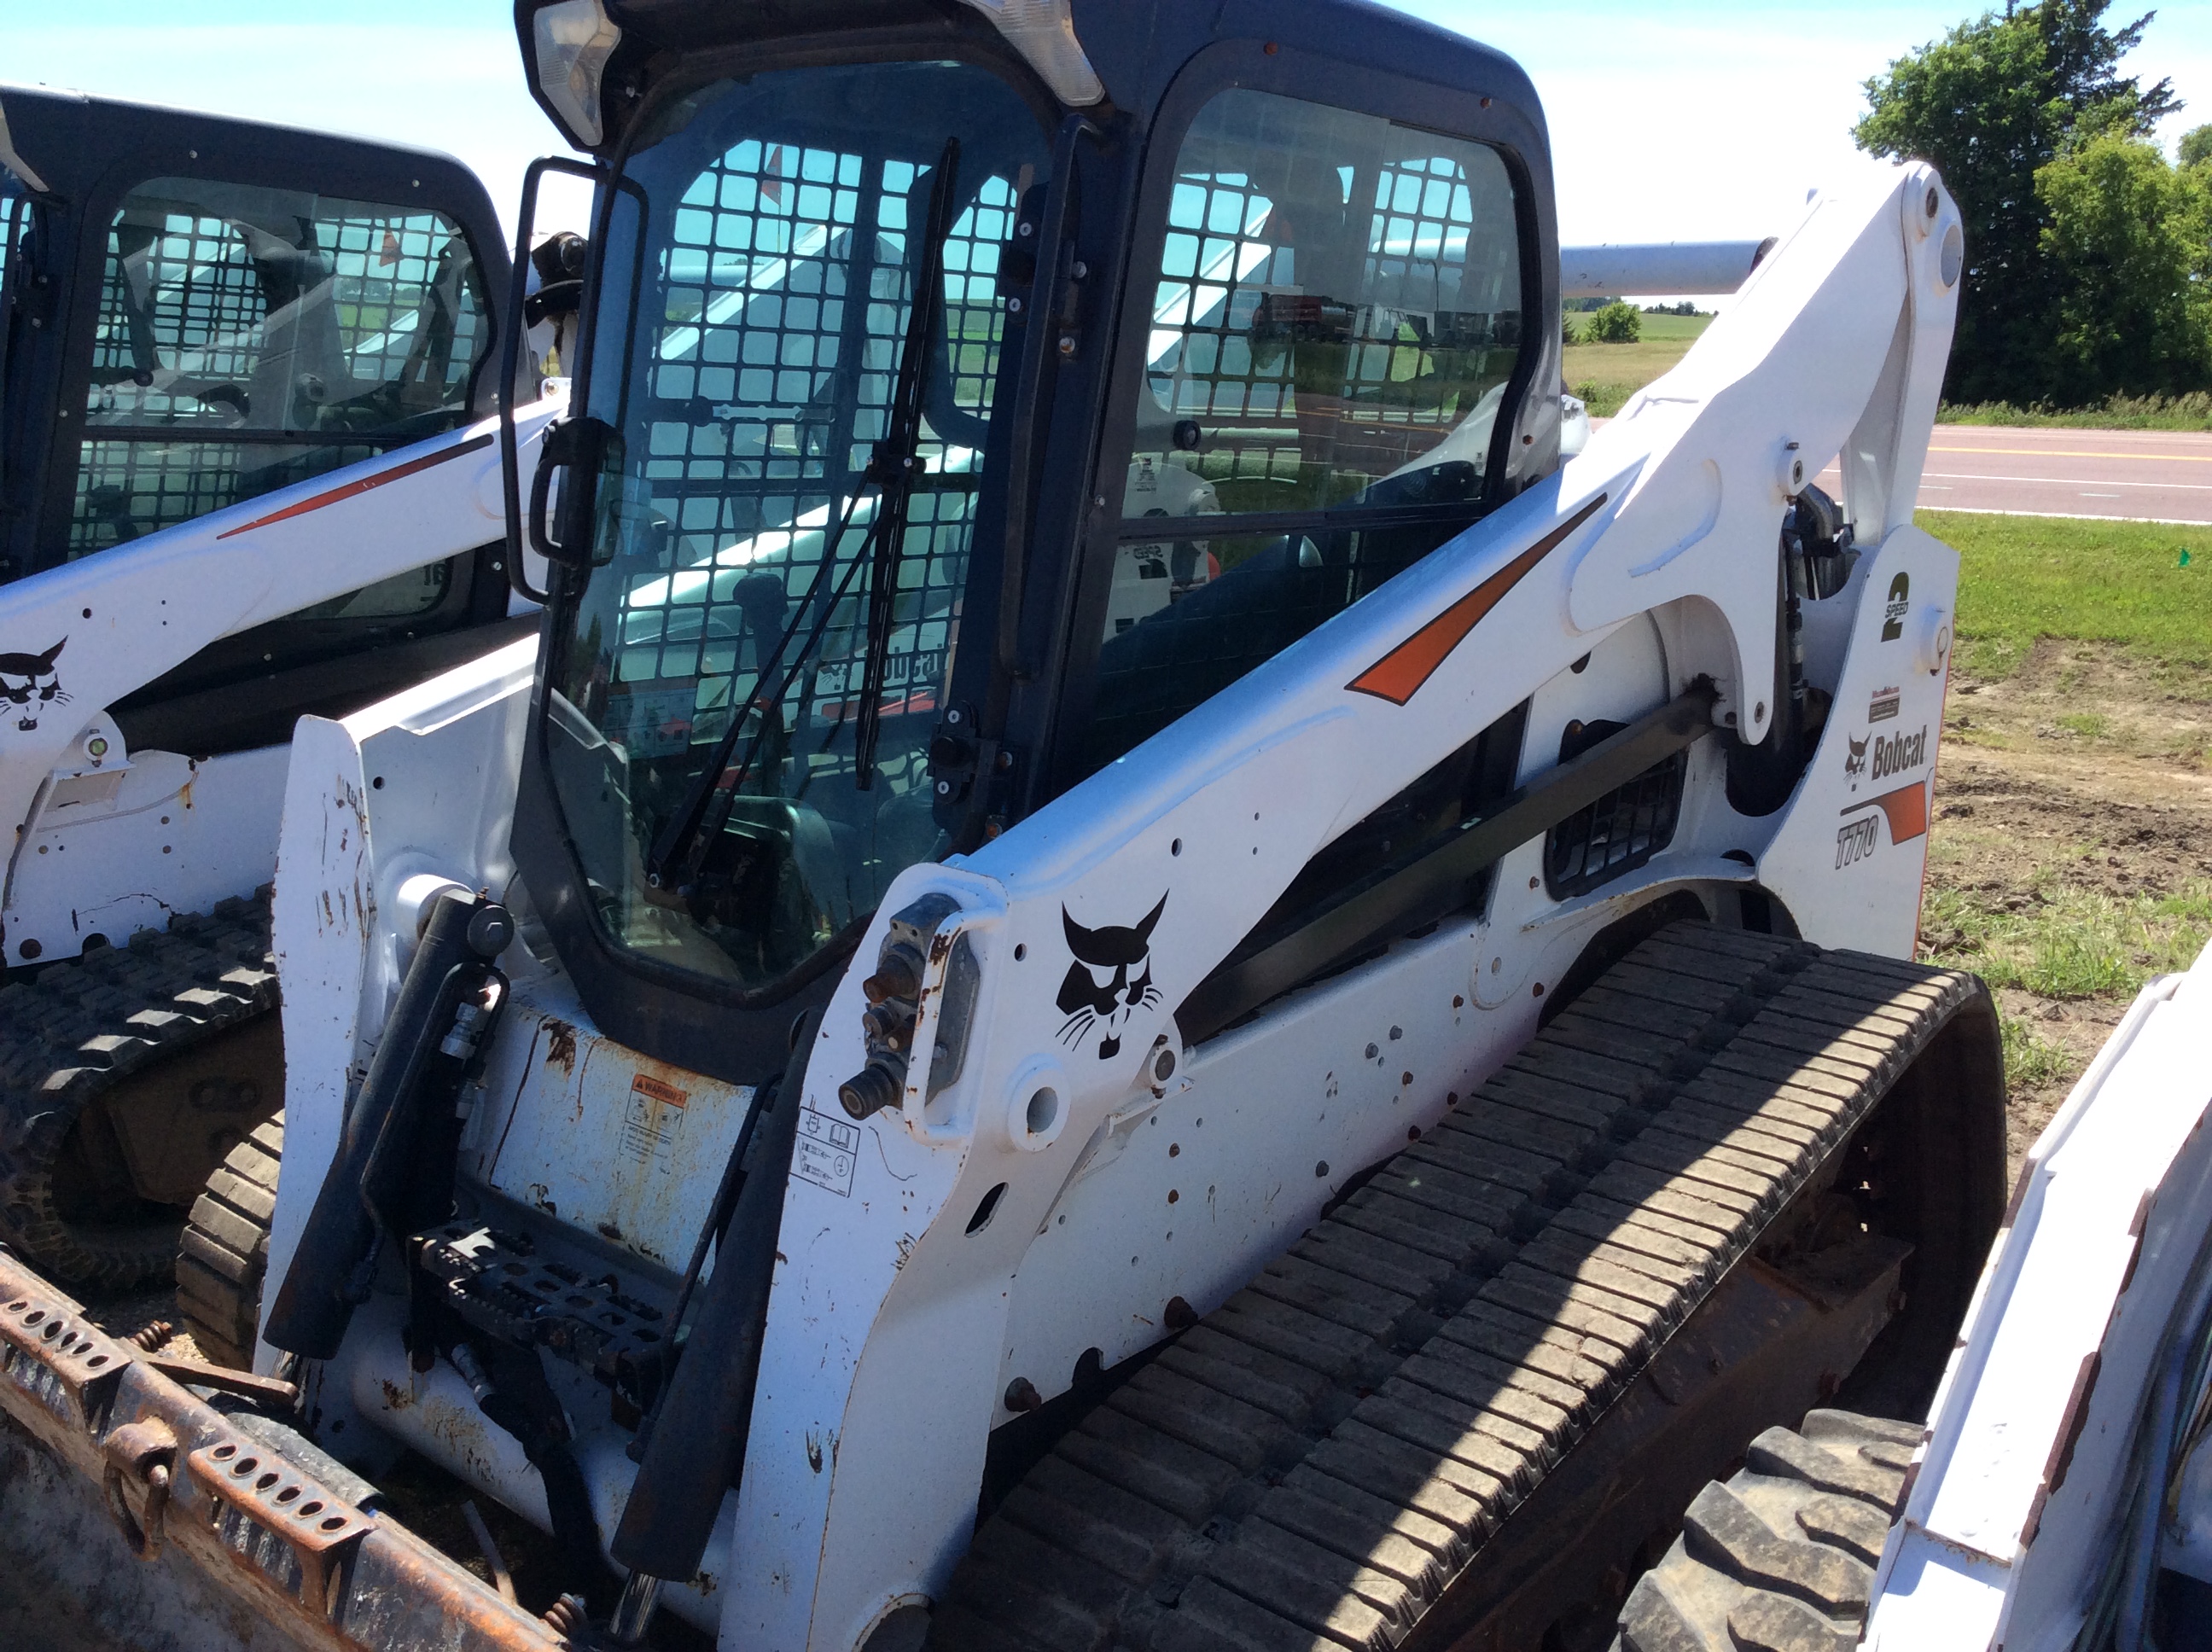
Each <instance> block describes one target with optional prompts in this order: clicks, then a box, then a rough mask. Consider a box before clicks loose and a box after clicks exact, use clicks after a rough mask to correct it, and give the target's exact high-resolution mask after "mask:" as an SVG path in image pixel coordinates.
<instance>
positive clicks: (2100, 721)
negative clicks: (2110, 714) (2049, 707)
mask: <svg viewBox="0 0 2212 1652" xmlns="http://www.w3.org/2000/svg"><path fill="white" fill-rule="evenodd" d="M2058 726H2059V727H2061V728H2063V729H2064V730H2065V731H2066V732H2068V733H2069V734H2078V735H2080V736H2081V738H2083V739H2085V740H2101V739H2103V738H2105V737H2106V735H2107V734H2109V733H2111V732H2112V727H2111V726H2110V725H2109V724H2108V723H2106V720H2104V718H2102V717H2100V716H2099V715H2098V714H2096V713H2095V712H2093V711H2069V712H2067V713H2066V714H2064V715H2063V716H2061V717H2060V718H2059V719H2058Z"/></svg>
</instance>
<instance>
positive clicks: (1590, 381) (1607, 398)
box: [1565, 315, 1712, 418]
mask: <svg viewBox="0 0 2212 1652" xmlns="http://www.w3.org/2000/svg"><path fill="white" fill-rule="evenodd" d="M1568 319H1571V320H1572V321H1573V322H1574V323H1575V325H1576V326H1577V329H1579V328H1580V326H1581V325H1582V324H1583V321H1584V320H1586V319H1587V318H1586V317H1583V316H1579V315H1571V316H1570V317H1569V318H1568ZM1711 324H1712V317H1711V316H1709V315H1647V316H1645V317H1644V337H1642V338H1640V339H1638V341H1637V342H1636V343H1633V344H1571V345H1569V346H1568V347H1567V351H1566V361H1565V379H1566V383H1567V388H1568V389H1569V390H1571V391H1572V392H1574V393H1575V394H1576V395H1577V396H1579V397H1581V398H1583V400H1584V401H1586V402H1588V403H1589V410H1590V411H1591V412H1592V413H1595V415H1597V416H1598V417H1600V418H1610V417H1612V416H1613V415H1614V414H1615V413H1618V412H1619V411H1620V406H1621V404H1622V403H1623V402H1626V400H1627V399H1628V398H1630V397H1631V396H1632V395H1634V394H1635V393H1636V392H1638V391H1639V390H1641V389H1643V388H1644V386H1646V385H1648V384H1650V382H1651V381H1652V380H1654V379H1656V378H1657V377H1658V376H1659V375H1660V374H1662V373H1664V372H1666V371H1667V369H1668V368H1669V367H1673V366H1674V363H1675V362H1677V361H1680V360H1681V359H1682V357H1683V356H1684V355H1686V354H1687V353H1688V350H1689V348H1690V346H1691V344H1692V343H1694V342H1695V341H1696V339H1697V337H1698V335H1699V334H1700V333H1702V332H1704V331H1705V329H1706V328H1707V327H1708V326H1710V325H1711Z"/></svg>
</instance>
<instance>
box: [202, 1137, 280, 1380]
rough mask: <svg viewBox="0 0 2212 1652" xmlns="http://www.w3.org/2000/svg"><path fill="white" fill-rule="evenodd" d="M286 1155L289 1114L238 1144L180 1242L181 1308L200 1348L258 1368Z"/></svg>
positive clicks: (224, 1360) (221, 1360)
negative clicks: (265, 1283)
mask: <svg viewBox="0 0 2212 1652" xmlns="http://www.w3.org/2000/svg"><path fill="white" fill-rule="evenodd" d="M283 1158H284V1114H283V1112H282V1111H281V1110H280V1111H279V1112H278V1113H277V1114H276V1117H275V1118H273V1119H270V1121H268V1122H267V1123H265V1124H263V1125H261V1126H259V1127H257V1128H256V1129H255V1131H254V1133H252V1135H250V1136H248V1137H247V1138H246V1139H245V1140H244V1141H242V1142H240V1143H239V1144H238V1145H237V1146H235V1147H234V1148H232V1149H231V1150H230V1156H229V1157H227V1158H226V1159H224V1160H223V1162H222V1165H221V1166H220V1167H218V1168H217V1169H216V1173H215V1174H214V1175H212V1176H210V1177H209V1178H208V1187H207V1191H206V1192H205V1193H202V1194H201V1195H200V1196H199V1198H198V1200H197V1201H196V1202H195V1203H194V1204H193V1206H192V1214H191V1220H190V1221H188V1222H186V1223H185V1232H184V1236H183V1238H182V1239H180V1240H179V1242H178V1245H177V1308H178V1310H179V1312H180V1313H181V1314H182V1315H184V1321H185V1329H186V1330H188V1331H190V1332H191V1335H192V1340H193V1341H194V1342H196V1343H197V1344H198V1345H199V1348H200V1351H201V1352H202V1353H203V1354H204V1355H206V1356H207V1357H208V1358H210V1359H211V1360H213V1361H214V1362H215V1363H216V1364H218V1365H230V1366H234V1367H235V1368H237V1369H238V1370H251V1369H252V1365H253V1344H254V1339H255V1336H256V1334H257V1333H258V1331H259V1329H260V1327H261V1281H262V1278H263V1277H264V1275H265V1274H266V1273H267V1272H268V1270H269V1224H270V1218H272V1217H273V1216H274V1215H275V1214H276V1169H277V1167H278V1165H280V1164H281V1163H283Z"/></svg>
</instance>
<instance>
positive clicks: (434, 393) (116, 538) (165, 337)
mask: <svg viewBox="0 0 2212 1652" xmlns="http://www.w3.org/2000/svg"><path fill="white" fill-rule="evenodd" d="M0 111H4V118H3V119H0V455H4V457H0V581H4V580H16V579H21V578H23V577H25V576H27V575H28V574H36V573H39V572H40V571H42V570H44V569H46V568H54V567H58V566H60V565H62V564H64V563H68V562H77V561H79V560H81V559H82V558H84V557H87V556H98V555H100V554H101V553H103V552H105V551H108V550H112V549H114V548H115V547H117V546H119V545H125V544H131V542H133V541H134V540H137V539H139V538H143V537H145V536H146V535H148V534H150V533H153V532H155V531H159V530H161V529H163V528H167V527H173V526H174V525H177V524H179V523H182V522H186V521H190V520H191V519H194V518H196V517H199V516H203V515H205V514H206V513H209V512H210V511H214V510H218V509H221V508H222V507H225V506H229V505H235V504H238V503H240V502H241V501H245V500H249V499H252V498H255V497H258V496H259V495H264V494H267V493H270V492H273V491H275V490H276V489H280V488H284V487H289V486H290V485H292V484H293V483H299V482H302V481H306V480H307V479H308V478H310V477H316V476H319V475H322V474H324V473H325V472H327V471H334V470H337V469H339V468H340V467H342V466H344V465H354V464H357V463H359V462H361V461H362V460H365V459H375V458H377V457H378V456H379V455H381V454H384V453H386V452H392V451H393V450H394V449H396V448H399V447H403V446H407V445H408V444H410V443H412V442H416V441H420V440H423V439H424V438H426V437H429V436H435V435H438V434H442V433H444V432H446V431H448V430H453V429H457V428H459V427H461V426H462V425H465V424H468V423H470V422H473V421H475V420H477V419H479V418H483V417H484V416H486V415H488V414H489V412H491V411H492V410H493V408H494V405H495V398H494V393H493V386H492V385H491V382H490V379H491V373H490V371H489V369H490V367H491V364H492V363H493V361H495V359H496V355H497V351H496V350H495V349H494V348H493V346H494V344H495V342H496V340H497V338H498V325H497V323H498V317H497V314H496V313H495V309H494V307H493V306H494V305H495V303H496V302H497V296H496V295H503V294H504V292H505V290H506V286H507V258H506V255H505V253H504V252H503V251H502V250H501V234H500V231H499V224H498V219H497V216H496V215H495V213H494V212H493V210H492V207H491V203H490V200H489V197H486V195H485V194H484V191H483V186H482V185H480V184H479V183H478V182H477V179H476V178H475V177H474V176H473V175H472V174H471V173H469V172H468V170H467V169H466V168H465V167H462V166H460V165H459V163H458V162H456V161H453V160H452V159H451V158H450V157H447V156H445V155H437V154H434V153H431V152H429V151H427V150H417V149H404V148H398V147H395V146H391V145H386V144H374V143H362V142H359V141H356V140H350V139H344V138H337V137H330V136H327V135H325V134H322V133H316V132H305V131H293V130H290V129H288V128H283V127H276V126H270V125H263V124H260V123H256V122H250V121H240V120H231V119H226V118H221V117H217V116H213V115H205V114H201V113H197V112H183V111H179V110H174V109H166V108H160V107H156V106H151V105H145V104H137V103H128V102H123V101H119V100H112V99H106V98H88V97H84V96H82V95H79V94H74V93H64V92H53V91H48V90H46V89H43V88H30V87H17V86H6V87H0ZM500 563H501V553H500V549H499V547H498V546H497V544H496V543H489V544H486V545H485V546H484V547H483V549H482V550H480V551H478V552H476V553H471V554H468V555H464V556H456V557H452V558H449V559H447V560H445V561H442V562H434V563H432V564H430V565H428V567H425V568H421V569H418V570H416V571H415V572H412V573H409V574H403V575H400V576H398V577H397V578H394V579H389V580H380V581H378V582H377V583H375V584H374V585H371V586H366V587H364V588H362V589H360V590H357V591H354V592H349V593H348V594H346V595H344V596H342V597H339V598H334V599H332V600H331V601H328V602H325V603H319V604H315V605H314V606H313V607H312V608H308V609H306V610H301V612H299V613H296V614H293V615H290V616H287V617H285V618H283V619H282V620H278V621H276V622H274V623H271V624H269V625H265V626H260V627H257V628H255V629H253V630H252V631H251V632H248V633H246V634H243V635H239V636H235V637H228V638H224V639H222V640H221V641H216V642H214V643H212V644H210V646H209V647H206V648H204V649H203V650H201V651H200V652H199V653H197V655H195V656H194V657H193V658H192V659H189V660H187V661H185V663H184V664H183V665H179V667H177V669H176V670H174V671H170V672H168V673H167V674H166V675H164V676H163V677H161V678H160V679H158V680H156V681H155V682H154V683H149V684H147V685H146V686H145V687H144V688H143V689H140V690H138V691H137V693H135V694H133V695H130V696H129V697H128V698H126V699H125V700H124V701H121V702H119V703H118V704H117V705H116V706H114V707H112V708H110V709H112V711H113V713H114V714H115V715H116V718H117V720H118V723H119V725H120V726H121V727H122V730H123V732H124V734H125V738H126V739H127V740H128V741H129V743H130V744H131V747H132V748H133V749H138V748H144V747H161V748H166V749H170V750H179V751H184V752H186V753H189V754H191V755H193V756H208V755H212V754H214V753H216V752H223V751H236V750H247V749H250V748H253V747H257V746H262V745H269V744H280V743H282V742H283V741H284V740H286V739H289V738H290V735H291V730H292V725H293V723H294V722H295V720H297V719H298V717H299V716H300V715H301V714H303V713H308V712H313V713H317V714H324V715H343V714H345V713H346V712H349V711H351V710H354V709H356V708H358V707H360V706H361V705H363V704H366V703H368V701H373V700H376V699H379V698H381V697H382V696H383V695H386V694H387V693H389V692H391V690H392V689H394V688H396V687H398V685H399V684H401V683H407V682H411V681H415V680H417V679H419V678H421V677H426V676H428V675H431V674H433V673H435V671H439V670H441V669H443V668H444V667H445V666H446V665H449V664H452V663H453V662H455V661H457V660H459V659H465V658H467V657H469V656H470V655H471V654H473V653H481V652H483V650H485V649H487V648H489V647H491V646H493V643H494V641H495V640H496V639H488V638H487V637H486V636H485V635H483V632H482V631H481V630H479V629H476V628H478V627H482V626H486V625H491V624H495V623H499V622H501V621H504V620H505V619H506V617H507V580H506V578H505V576H504V575H503V574H501V571H500Z"/></svg>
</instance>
